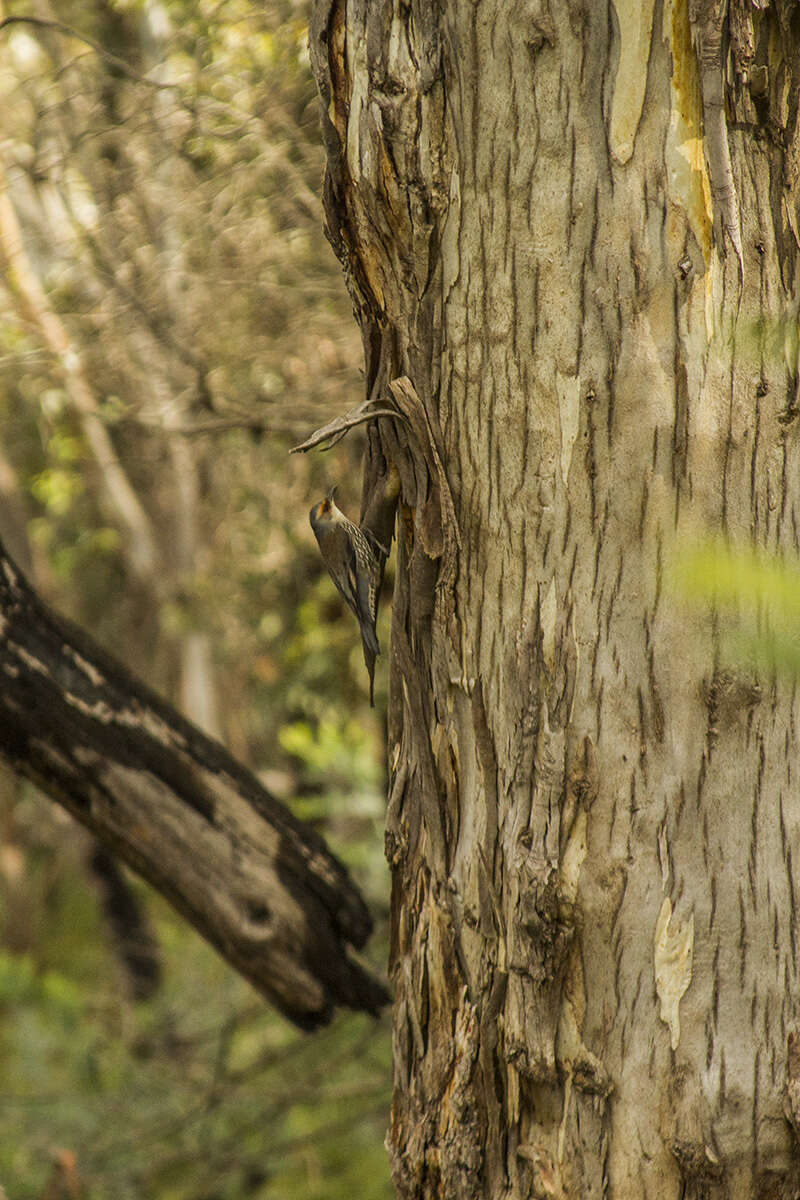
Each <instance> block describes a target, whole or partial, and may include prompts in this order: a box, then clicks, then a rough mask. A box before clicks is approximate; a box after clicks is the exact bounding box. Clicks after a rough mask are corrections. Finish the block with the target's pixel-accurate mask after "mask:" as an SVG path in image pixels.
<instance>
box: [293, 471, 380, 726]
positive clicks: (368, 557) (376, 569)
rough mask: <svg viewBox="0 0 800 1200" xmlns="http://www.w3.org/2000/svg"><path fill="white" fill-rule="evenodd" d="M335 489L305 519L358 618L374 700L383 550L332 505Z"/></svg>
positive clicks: (335, 581)
mask: <svg viewBox="0 0 800 1200" xmlns="http://www.w3.org/2000/svg"><path fill="white" fill-rule="evenodd" d="M335 492H336V488H335V487H333V488H331V490H330V491H329V492H328V495H327V496H326V497H325V499H324V500H320V502H319V503H318V504H315V505H314V507H313V508H312V509H311V512H310V513H309V520H310V522H311V528H312V529H313V530H314V536H315V537H316V539H317V542H318V544H319V549H320V553H321V555H322V560H323V562H324V563H325V566H326V567H327V568H328V571H329V572H330V576H331V579H332V580H333V582H334V583H335V584H336V587H337V589H338V591H339V593H340V595H341V596H342V599H343V600H344V601H345V603H346V604H347V605H348V607H349V608H351V609H352V610H353V612H354V613H355V615H356V618H357V619H358V624H359V626H360V628H361V643H362V646H363V650H364V662H365V664H366V667H367V672H368V674H369V702H370V704H374V695H373V690H374V675H375V659H376V658H377V656H378V655H379V654H380V646H379V645H378V635H377V632H376V629H375V621H376V619H377V616H378V591H379V589H380V584H381V578H382V575H383V564H384V562H385V560H386V557H387V550H386V549H385V547H383V546H381V545H380V543H379V542H378V541H377V540H376V539H375V537H374V536H373V535H372V534H371V533H370V532H369V530H367V529H362V528H359V526H358V525H354V524H353V522H352V521H350V520H348V518H347V517H346V516H345V515H344V513H343V512H342V510H341V509H340V508H338V507H337V506H336V503H335V501H334V493H335Z"/></svg>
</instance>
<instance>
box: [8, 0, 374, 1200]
mask: <svg viewBox="0 0 800 1200" xmlns="http://www.w3.org/2000/svg"><path fill="white" fill-rule="evenodd" d="M0 15H1V16H2V17H3V18H9V17H11V18H13V17H16V16H21V15H27V16H33V17H34V18H35V19H36V22H37V23H30V22H19V23H11V24H7V25H6V26H5V28H3V29H2V30H1V31H0V39H1V40H0V48H1V49H2V53H0V113H1V114H2V115H0V264H1V265H2V281H1V282H0V533H1V534H2V536H3V538H4V540H5V541H6V544H7V546H8V548H9V549H10V551H11V552H12V554H13V555H14V556H15V557H16V559H17V560H18V562H19V563H20V565H21V566H22V567H23V568H24V569H25V570H26V572H27V573H28V574H29V576H30V577H31V579H32V581H33V582H34V584H35V585H36V586H37V588H38V589H39V591H40V592H41V594H42V595H43V596H44V597H46V598H47V599H48V600H49V601H50V602H51V603H53V604H54V605H55V606H57V607H58V608H59V609H61V610H62V611H64V612H66V613H68V614H69V615H70V616H72V617H73V618H74V619H75V620H77V621H78V622H79V623H81V624H82V625H84V626H86V627H87V628H88V629H89V630H90V631H91V632H92V633H93V634H94V635H95V636H96V637H97V638H98V639H99V640H100V641H101V642H102V643H103V644H104V645H105V646H107V647H108V648H110V649H111V650H112V651H113V652H114V653H116V654H117V655H118V656H119V657H120V658H122V659H123V660H124V661H126V662H127V663H128V664H129V665H130V666H131V667H132V668H133V669H134V670H135V671H136V672H137V673H138V674H139V675H141V676H142V677H143V678H145V679H146V680H147V681H148V682H150V683H151V684H152V685H153V686H154V687H156V688H157V689H158V690H159V691H161V692H162V693H164V694H165V695H167V696H168V697H169V698H170V699H171V700H172V701H173V702H174V703H176V704H177V705H178V706H179V707H180V708H181V709H182V710H183V711H184V712H185V713H186V714H187V715H188V716H190V718H191V719H193V720H194V721H195V722H196V723H198V724H200V725H202V726H203V727H204V728H205V729H206V730H208V731H209V732H211V733H212V734H215V735H217V736H219V737H221V738H222V740H223V741H224V742H226V744H227V745H228V746H229V747H230V748H231V750H232V751H233V752H234V754H236V755H237V756H238V757H239V758H241V759H242V760H243V761H244V762H246V763H247V764H248V765H249V766H251V767H252V768H253V769H254V770H255V771H256V772H257V773H259V774H260V775H261V777H262V778H263V779H264V781H265V782H266V783H267V785H268V786H269V787H270V788H271V789H272V790H273V791H274V792H275V793H276V794H277V795H279V796H280V797H281V798H284V799H286V800H287V801H288V802H289V803H291V804H292V806H293V808H294V809H295V811H296V812H297V814H298V815H299V816H301V817H302V818H303V819H305V820H308V821H311V822H313V823H314V824H316V825H317V827H318V828H319V829H320V830H321V831H322V832H323V833H324V835H325V837H326V838H327V839H328V840H329V842H330V843H331V845H332V847H333V849H334V850H335V851H336V853H338V854H339V855H340V856H341V857H342V858H343V859H344V860H345V861H346V862H347V863H348V864H349V865H350V867H351V869H352V871H353V873H354V875H355V877H356V879H357V881H358V882H359V884H360V885H361V887H362V888H363V890H364V891H365V893H366V895H367V897H368V900H369V902H370V904H371V907H372V909H373V912H374V913H375V915H376V920H377V933H376V936H375V938H374V939H373V942H372V944H371V947H370V955H371V956H372V958H373V960H374V962H375V963H376V964H378V965H379V966H382V965H383V963H384V962H385V956H386V946H385V943H386V933H385V925H386V921H385V918H386V908H387V893H388V877H387V871H386V867H385V862H384V859H383V844H382V826H383V797H384V795H385V764H384V757H383V744H382V739H383V711H384V708H385V692H384V687H385V675H383V674H382V673H381V669H380V663H379V668H378V678H377V680H376V684H377V686H376V696H377V708H376V710H374V712H373V711H372V710H370V708H369V706H368V702H367V686H366V685H367V677H366V672H365V670H364V666H363V661H362V658H361V649H360V641H359V638H358V633H357V629H356V626H355V623H354V621H353V620H352V618H351V617H350V616H349V614H346V613H344V612H343V610H342V605H341V603H340V601H339V599H338V597H337V595H336V593H335V590H334V588H333V585H332V583H331V581H330V579H329V578H328V576H327V574H326V573H325V571H324V570H323V568H322V565H321V562H320V559H319V555H318V552H317V549H316V545H315V543H314V541H313V537H312V535H311V532H310V529H309V527H308V516H307V514H308V509H309V507H310V506H311V504H312V503H313V501H314V500H316V499H317V498H319V496H320V495H321V494H322V493H323V492H324V491H325V490H326V489H327V486H328V484H329V483H330V482H333V481H340V483H341V485H342V488H341V492H340V496H341V498H342V500H343V502H344V505H345V507H346V508H348V509H349V510H350V512H351V513H353V512H357V510H358V504H359V486H358V478H359V463H360V456H361V448H362V443H361V442H360V440H359V437H358V435H355V436H351V438H349V439H347V440H346V441H345V442H344V443H342V444H341V445H340V446H339V447H337V448H336V450H334V451H332V452H330V454H328V455H323V456H319V455H317V456H314V457H309V458H303V457H299V456H293V457H291V458H290V457H289V456H288V450H289V448H290V446H291V445H292V444H294V443H296V442H298V441H300V440H302V439H303V438H304V437H305V436H306V435H307V434H308V433H309V432H311V431H312V430H313V429H314V428H315V427H317V426H318V425H321V424H323V423H324V422H325V421H326V420H327V419H328V418H329V417H330V416H332V415H334V414H335V413H339V412H343V411H345V410H346V409H348V408H350V407H351V406H352V405H353V404H354V403H355V402H356V401H357V400H359V399H360V398H361V395H362V393H363V381H362V377H361V372H360V364H361V346H360V338H359V335H358V331H357V328H356V326H355V324H354V321H353V318H352V314H351V309H350V304H349V301H348V298H347V295H346V292H345V288H344V284H343V280H342V276H341V272H340V269H339V266H338V264H337V263H336V261H335V259H334V257H333V254H332V252H331V251H330V249H329V247H328V245H327V242H326V241H325V238H324V235H323V233H322V210H321V204H320V198H319V197H320V192H321V180H322V169H323V153H322V148H321V143H320V136H319V117H318V109H317V97H316V93H315V90H314V85H313V82H312V79H311V74H310V70H309V65H308V56H307V50H306V29H307V20H308V5H307V3H306V2H305V0H302V2H297V3H296V2H294V0H258V2H256V0H252V2H250V0H58V3H57V4H56V3H55V0H53V2H52V3H51V0H24V3H23V2H21V0H20V2H17V0H6V2H5V3H3V2H2V0H0ZM76 31H77V32H79V33H80V34H81V35H82V37H78V36H76ZM390 586H391V581H390V580H389V582H388V587H390ZM386 607H387V606H386V605H385V606H384V609H385V608H386ZM385 621H386V618H385V615H384V627H383V628H382V630H381V631H380V632H381V633H382V639H383V641H384V642H385V641H386V639H387V632H388V631H387V629H386V626H385ZM389 1079H390V1048H389V1034H388V1022H387V1021H386V1020H384V1021H383V1022H382V1023H377V1024H376V1023H375V1022H373V1021H371V1020H369V1019H366V1018H363V1017H356V1016H352V1015H350V1016H348V1015H343V1016H340V1017H339V1018H338V1019H337V1021H336V1022H335V1024H334V1025H333V1026H332V1027H331V1028H330V1029H328V1030H325V1031H323V1032H322V1033H319V1034H316V1035H313V1036H311V1037H307V1036H302V1035H300V1034H298V1033H296V1032H295V1031H294V1030H292V1029H291V1028H290V1027H289V1026H288V1025H287V1024H286V1022H284V1021H283V1020H282V1019H281V1018H279V1017H277V1016H275V1015H274V1014H272V1013H270V1012H269V1011H267V1010H266V1008H265V1006H264V1004H263V1003H262V1002H261V1001H260V1000H259V998H258V997H257V996H256V995H255V994H254V993H253V992H252V991H251V990H250V989H249V988H248V986H247V985H246V984H245V983H243V982H242V981H241V980H240V979H238V977H236V976H235V975H234V974H233V972H232V971H231V970H230V969H229V968H228V967H227V966H225V964H223V963H222V962H220V961H219V960H218V959H217V958H216V956H215V955H214V954H213V953H212V952H211V951H210V950H209V949H208V948H207V947H206V946H205V945H204V943H203V942H202V941H201V940H200V939H199V938H198V937H197V936H196V935H195V934H194V933H193V932H192V931H191V930H190V929H188V928H187V927H186V926H185V925H184V923H183V922H182V921H181V920H180V919H179V918H178V917H177V916H176V915H175V914H174V913H173V912H172V911H171V910H170V909H169V908H168V907H167V906H166V905H165V904H164V903H163V902H161V901H160V899H159V898H158V897H156V896H154V895H153V894H152V893H151V892H150V891H149V890H148V889H147V888H146V887H145V886H144V885H142V884H141V883H139V882H138V881H136V880H134V879H132V878H131V877H130V876H128V875H125V874H123V873H122V872H121V871H120V870H119V868H117V867H116V865H115V864H114V863H113V862H112V861H110V860H109V859H108V858H107V856H105V855H104V854H102V853H100V852H99V851H98V848H97V846H96V845H95V844H94V843H93V842H92V840H91V839H90V838H89V836H88V835H87V834H86V833H85V832H84V831H82V830H81V829H80V828H79V827H77V826H76V825H75V824H74V823H73V822H72V821H71V820H70V818H69V817H68V816H67V815H66V814H64V813H63V812H62V811H61V810H59V809H57V808H55V807H54V806H53V805H52V804H51V803H50V802H49V801H48V800H47V798H46V797H44V796H41V795H40V794H38V793H37V792H36V791H35V790H34V789H33V788H31V787H30V785H27V784H23V783H20V782H19V781H17V780H15V779H14V778H12V777H11V776H7V775H3V776H0V1185H2V1186H1V1187H0V1195H1V1194H2V1188H5V1191H6V1193H7V1195H8V1197H9V1198H10V1200H29V1198H36V1200H39V1198H40V1197H42V1198H43V1197H47V1198H48V1200H55V1198H56V1197H59V1196H62V1195H63V1196H77V1195H81V1196H87V1197H92V1198H96V1200H105V1198H109V1200H111V1198H114V1200H126V1198H128V1197H130V1198H132V1200H133V1198H136V1200H138V1198H145V1197H146V1198H151V1197H153V1198H157V1200H161V1198H163V1200H167V1198H170V1200H172V1198H175V1200H190V1198H191V1200H217V1198H219V1200H223V1198H225V1200H229V1198H230V1200H237V1198H239V1197H270V1198H273V1197H281V1198H284V1197H285V1198H286V1200H291V1198H293V1197H303V1198H304V1200H314V1198H317V1197H319V1198H323V1197H324V1198H326V1200H327V1198H331V1200H332V1198H334V1197H340V1196H341V1197H345V1196H346V1197H352V1196H359V1197H360V1198H363V1200H371V1198H373V1197H375V1198H378V1197H387V1196H389V1195H390V1188H389V1183H388V1168H387V1165H386V1160H385V1154H384V1150H383V1144H382V1143H383V1135H384V1129H385V1126H386V1123H387V1117H388V1096H389Z"/></svg>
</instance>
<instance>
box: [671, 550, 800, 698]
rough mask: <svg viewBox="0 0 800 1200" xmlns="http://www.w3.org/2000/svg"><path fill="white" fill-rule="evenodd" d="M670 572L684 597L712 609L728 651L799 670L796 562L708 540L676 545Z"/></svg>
mask: <svg viewBox="0 0 800 1200" xmlns="http://www.w3.org/2000/svg"><path fill="white" fill-rule="evenodd" d="M672 572H673V579H674V582H675V585H676V588H677V590H678V592H679V593H680V594H681V595H682V596H683V597H685V599H687V600H689V601H691V602H692V603H693V604H694V605H695V606H701V605H702V606H703V607H705V608H707V609H708V610H709V611H710V612H713V613H714V615H715V618H716V620H717V625H718V630H719V636H720V648H721V651H722V653H723V654H724V655H725V656H726V657H728V658H729V659H731V660H732V661H734V662H736V663H738V664H740V665H742V666H746V667H747V668H748V669H752V670H755V671H759V672H760V671H763V672H766V673H767V674H770V675H772V674H775V675H783V676H785V677H789V678H797V677H798V676H800V564H797V563H794V562H792V563H789V562H785V561H782V560H780V559H778V558H775V557H770V556H769V555H767V554H765V553H763V552H756V551H754V550H751V549H741V548H736V547H732V546H729V545H726V544H725V543H723V542H718V541H707V542H705V543H701V544H699V545H695V546H693V547H684V548H683V549H680V550H679V551H678V552H677V553H676V554H675V557H674V561H673V566H672Z"/></svg>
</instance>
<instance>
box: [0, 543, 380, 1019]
mask: <svg viewBox="0 0 800 1200" xmlns="http://www.w3.org/2000/svg"><path fill="white" fill-rule="evenodd" d="M0 634H2V636H1V637H0V678H2V681H3V685H2V688H0V757H2V758H3V759H5V761H6V762H7V763H8V764H9V765H10V766H11V767H12V768H13V769H14V770H16V771H18V772H19V773H20V774H22V775H25V776H26V777H27V778H28V779H32V780H33V781H34V782H35V783H37V784H39V786H40V787H42V789H43V790H44V791H45V792H46V793H47V794H48V795H49V796H51V797H52V798H53V799H54V800H58V801H59V802H60V803H61V804H63V805H64V807H65V808H67V809H68V810H69V811H70V812H71V813H72V815H73V816H74V817H76V818H77V819H78V820H79V821H80V822H81V823H82V824H83V825H85V826H86V827H87V828H88V829H90V830H91V831H92V832H93V833H94V834H95V835H96V836H97V837H98V839H99V840H100V841H101V842H102V844H103V845H104V846H105V847H107V848H108V849H110V850H112V851H113V852H114V853H115V854H117V855H118V856H119V857H120V858H121V859H122V860H123V861H124V862H126V863H127V864H128V865H129V866H131V867H133V868H134V870H136V871H138V872H139V874H141V875H142V876H144V878H145V879H147V880H149V882H150V883H152V884H153V885H154V887H156V888H158V890H159V891H160V892H162V894H163V895H164V896H166V898H167V899H168V900H169V901H170V902H171V903H172V904H173V905H174V906H175V907H176V908H177V909H178V910H179V911H180V912H181V913H182V914H183V916H185V917H186V918H187V919H188V920H189V921H191V922H192V924H193V925H194V926H195V927H196V928H197V929H198V930H199V932H200V933H202V934H203V936H204V937H205V938H206V939H207V940H208V941H209V942H211V944H212V945H213V946H214V947H215V948H216V949H217V950H218V951H219V952H220V953H221V954H222V955H223V956H224V957H225V958H227V959H228V961H229V962H230V963H232V965H233V966H234V967H235V968H236V969H237V970H238V971H239V972H240V973H241V974H242V975H243V976H244V977H245V978H246V979H248V980H249V981H250V982H251V983H252V984H253V985H254V986H255V987H256V988H258V989H259V990H260V991H261V992H263V993H264V995H266V996H268V997H269V999H270V1000H272V1002H273V1003H274V1004H275V1005H276V1006H277V1007H278V1008H279V1009H280V1010H281V1012H283V1013H284V1014H285V1015H286V1016H287V1017H289V1019H290V1020H292V1021H294V1022H295V1023H296V1024H297V1025H299V1026H301V1028H304V1029H312V1028H315V1027H316V1026H317V1025H320V1024H322V1023H324V1022H325V1021H327V1020H329V1019H330V1017H331V1015H332V1013H333V1008H334V1006H335V1005H347V1006H349V1007H351V1008H356V1009H363V1010H366V1011H367V1012H373V1013H374V1012H376V1011H377V1010H378V1009H379V1008H380V1007H381V1006H382V1004H383V1003H384V1002H385V1000H386V998H387V997H386V995H385V993H384V989H383V987H382V986H381V985H380V984H379V983H378V982H377V980H375V979H373V978H372V976H371V975H370V974H369V973H368V972H367V971H366V970H365V969H364V968H363V967H362V966H360V965H359V964H358V963H357V962H355V961H354V960H353V959H352V958H351V957H350V956H349V953H348V943H349V944H351V945H354V946H356V947H360V946H363V944H364V942H365V941H366V939H367V937H368V936H369V933H370V929H371V921H370V917H369V914H368V912H367V909H366V906H365V904H364V902H363V900H362V898H361V896H360V895H359V893H358V891H357V890H356V888H355V887H354V885H353V884H352V882H351V880H350V878H349V876H348V874H347V871H346V870H345V868H344V867H343V866H342V865H341V863H339V862H338V861H337V860H336V859H335V858H334V857H333V855H332V854H331V853H330V852H329V851H328V849H327V847H326V846H325V843H324V842H323V841H322V839H321V838H320V837H319V835H318V834H316V833H314V832H313V830H310V829H309V828H307V827H306V826H304V825H303V824H302V823H301V822H299V821H297V820H296V819H295V818H294V817H293V816H292V814H291V813H290V812H289V811H288V810H287V809H285V808H284V807H283V805H282V804H279V803H278V801H277V800H275V799H274V798H273V797H272V796H270V795H269V793H268V792H267V791H266V790H265V789H264V788H263V787H262V786H261V784H260V783H259V782H258V780H257V779H256V778H255V777H254V776H253V775H251V774H250V773H249V771H247V770H245V768H244V767H242V766H240V765H239V764H238V763H237V762H236V761H235V760H234V759H233V758H232V757H231V756H230V755H229V754H228V753H227V751H226V750H225V749H224V748H223V747H222V746H220V745H219V744H218V743H216V742H213V741H211V740H210V738H207V737H206V736H205V735H204V734H202V733H201V732H200V731H199V730H198V729H196V728H195V727H194V726H192V725H190V724H189V723H188V721H185V720H184V719H183V718H182V717H181V716H180V715H179V714H178V713H177V712H176V711H175V710H174V709H173V708H171V707H170V705H168V704H166V703H165V702H164V701H162V700H160V699H159V698H158V697H157V696H155V695H154V694H153V693H152V692H150V691H149V689H148V688H146V687H145V686H144V685H143V684H141V683H139V682H138V681H137V680H136V679H134V678H133V676H131V675H129V674H128V672H127V671H126V670H125V669H124V668H123V667H121V666H120V665H119V663H117V662H115V661H114V660H113V659H111V658H110V657H109V656H108V655H106V654H104V653H103V652H102V651H101V650H100V648H99V647H98V646H96V645H95V644H94V643H93V642H92V641H91V639H90V638H89V637H88V636H87V635H86V634H84V633H82V632H81V630H79V629H77V628H76V627H75V626H73V625H72V624H71V623H69V622H68V621H65V620H64V619H63V618H62V617H59V616H57V615H56V614H55V613H53V612H51V611H50V610H49V609H47V608H46V607H45V606H44V605H43V604H42V603H41V601H40V600H39V599H38V598H37V596H36V595H35V594H34V593H33V592H32V591H31V589H30V587H29V586H28V585H27V583H26V582H25V580H24V579H23V578H22V576H21V575H20V574H19V572H18V571H17V569H16V567H15V566H14V564H13V563H12V562H11V560H10V559H9V558H8V557H7V555H6V554H5V552H4V551H3V549H2V546H0ZM117 890H118V889H117Z"/></svg>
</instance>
